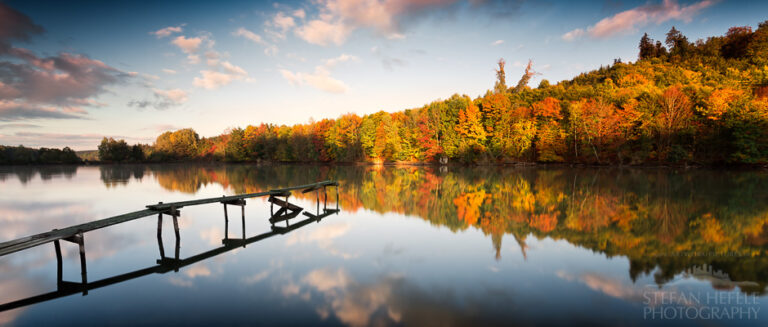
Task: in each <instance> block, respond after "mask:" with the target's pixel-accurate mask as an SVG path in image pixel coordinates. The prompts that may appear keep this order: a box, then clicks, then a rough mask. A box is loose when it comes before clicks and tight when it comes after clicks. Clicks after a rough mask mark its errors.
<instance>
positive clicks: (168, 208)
mask: <svg viewBox="0 0 768 327" xmlns="http://www.w3.org/2000/svg"><path fill="white" fill-rule="evenodd" d="M338 185H339V184H338V183H337V182H335V181H323V182H318V183H313V184H307V185H300V186H293V187H288V188H281V189H275V190H270V191H267V192H258V193H248V194H240V195H231V196H222V197H217V198H206V199H198V200H190V201H181V202H171V203H162V202H160V203H158V204H150V205H147V206H146V208H147V209H144V210H139V211H134V212H129V213H126V214H122V215H118V216H114V217H109V218H105V219H101V220H97V221H92V222H88V223H84V224H80V225H75V226H70V227H66V228H62V229H54V230H52V231H50V232H45V233H40V234H36V235H31V236H27V237H22V238H19V239H15V240H12V241H7V242H3V243H0V257H2V256H4V255H7V254H11V253H14V252H17V251H21V250H25V249H29V248H32V247H35V246H38V245H42V244H46V243H50V242H54V241H58V240H67V239H74V238H75V237H76V236H78V235H79V236H82V234H83V233H86V232H90V231H93V230H97V229H101V228H105V227H109V226H112V225H116V224H121V223H124V222H128V221H132V220H136V219H139V218H144V217H149V216H152V215H162V214H167V215H171V216H173V217H174V220H175V218H176V217H177V216H178V214H179V212H178V209H180V208H183V207H188V206H194V205H201V204H208V203H217V202H218V203H222V204H224V205H226V204H234V203H235V202H239V201H241V200H244V199H249V198H256V197H262V196H273V197H274V196H285V197H286V201H287V197H288V196H290V192H291V191H292V190H309V191H307V192H310V191H312V190H318V189H320V188H324V187H326V186H338ZM337 194H338V190H337ZM318 196H319V195H318ZM160 217H162V216H160ZM177 229H178V228H177Z"/></svg>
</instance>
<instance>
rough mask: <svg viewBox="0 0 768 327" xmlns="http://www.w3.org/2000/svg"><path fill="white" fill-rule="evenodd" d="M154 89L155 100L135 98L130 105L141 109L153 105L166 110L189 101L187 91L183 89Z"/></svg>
mask: <svg viewBox="0 0 768 327" xmlns="http://www.w3.org/2000/svg"><path fill="white" fill-rule="evenodd" d="M152 91H153V97H154V99H153V100H133V101H131V102H128V106H129V107H136V108H139V109H144V108H148V107H153V108H155V109H158V110H164V109H168V108H171V107H175V106H179V105H181V104H183V103H184V102H187V92H186V91H184V90H181V89H170V90H160V89H152Z"/></svg>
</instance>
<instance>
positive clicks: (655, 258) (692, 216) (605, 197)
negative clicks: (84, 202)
mask: <svg viewBox="0 0 768 327" xmlns="http://www.w3.org/2000/svg"><path fill="white" fill-rule="evenodd" d="M103 169H108V168H103ZM144 169H146V174H147V175H151V176H152V178H154V179H156V180H157V182H158V184H159V185H161V186H162V187H164V188H166V189H168V190H172V191H179V192H185V193H194V192H196V191H197V190H199V189H200V187H201V186H204V185H207V184H211V183H215V184H220V185H221V186H222V187H224V188H226V189H231V190H232V191H234V192H238V193H242V192H258V191H264V190H268V189H272V188H277V187H282V186H285V185H291V184H301V183H304V182H306V181H307V180H324V179H332V180H338V181H339V182H340V183H341V185H342V187H341V188H340V192H341V193H340V194H339V198H340V203H341V205H342V207H343V209H344V210H345V211H348V212H356V211H357V210H359V209H365V210H371V211H375V212H378V213H392V212H394V213H399V214H405V215H409V216H417V217H420V218H422V219H424V220H426V221H428V222H430V223H431V224H433V225H435V226H440V227H446V228H448V229H450V230H451V231H454V232H457V231H462V230H466V229H479V230H481V231H482V232H483V233H484V234H486V235H488V236H489V238H490V240H491V243H492V246H493V248H494V250H495V253H496V254H495V257H496V258H497V259H498V260H501V259H502V258H501V252H500V250H501V248H502V239H503V236H504V235H511V236H513V239H514V240H515V241H516V243H517V244H516V246H518V247H519V249H520V251H521V252H522V254H523V256H524V257H525V256H527V253H526V250H527V245H526V240H527V238H529V237H536V238H539V239H540V238H545V237H549V238H552V239H555V240H566V241H568V242H569V243H571V244H574V245H578V246H581V247H584V248H588V249H591V250H593V251H598V252H600V253H603V254H604V255H605V256H606V257H609V258H610V257H614V256H624V257H628V258H629V259H630V269H629V275H630V277H631V278H632V279H633V280H635V279H637V278H638V277H639V276H641V275H644V274H645V275H647V274H651V273H653V277H654V279H655V281H656V283H658V284H659V285H662V284H664V283H666V282H668V281H670V280H672V279H673V278H674V276H675V275H678V274H680V273H682V272H684V271H685V269H687V268H689V267H692V266H696V265H702V264H706V265H710V266H712V267H715V268H716V269H719V270H722V271H724V272H726V273H728V274H729V276H731V278H733V279H734V280H735V281H754V282H756V284H743V285H741V286H740V287H739V289H741V290H742V291H744V292H746V293H749V294H753V293H754V294H765V293H766V285H768V260H765V256H766V255H768V174H766V173H765V172H764V171H747V172H744V171H741V172H724V171H710V170H692V171H685V172H680V171H674V170H671V169H509V168H486V169H478V168H461V167H458V168H454V167H452V168H451V169H449V170H447V171H440V170H438V169H432V168H429V167H426V168H424V167H398V168H381V167H375V166H374V167H332V166H290V165H288V166H286V165H282V166H249V165H230V166H189V165H177V166H171V167H168V166H140V167H136V168H135V169H133V170H132V171H145V170H144ZM132 174H133V175H134V176H136V174H134V173H132ZM110 176H113V175H110V174H104V173H102V180H103V181H104V183H105V184H111V183H115V179H110V178H111V177H110ZM117 178H120V177H117ZM297 196H298V197H300V198H302V197H303V198H305V199H312V197H314V195H313V194H309V195H307V194H305V195H301V194H298V195H297Z"/></svg>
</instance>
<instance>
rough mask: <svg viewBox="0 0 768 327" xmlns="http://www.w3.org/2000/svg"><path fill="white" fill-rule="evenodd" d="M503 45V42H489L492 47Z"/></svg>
mask: <svg viewBox="0 0 768 327" xmlns="http://www.w3.org/2000/svg"><path fill="white" fill-rule="evenodd" d="M503 43H504V40H496V41H493V42H491V45H492V46H497V45H502V44H503Z"/></svg>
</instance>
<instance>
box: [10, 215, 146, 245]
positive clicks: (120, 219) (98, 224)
mask: <svg viewBox="0 0 768 327" xmlns="http://www.w3.org/2000/svg"><path fill="white" fill-rule="evenodd" d="M155 214H157V212H155V211H153V210H149V209H147V210H140V211H134V212H129V213H126V214H122V215H118V216H114V217H110V218H106V219H101V220H97V221H92V222H88V223H84V224H80V225H75V226H70V227H67V228H63V229H55V230H52V231H50V232H45V233H40V234H36V235H31V236H27V237H22V238H20V239H16V240H13V241H8V242H3V243H0V256H4V255H7V254H10V253H14V252H17V251H21V250H24V249H28V248H31V247H35V246H38V245H41V244H45V243H48V242H53V241H55V240H60V239H64V238H68V237H72V236H75V235H76V234H78V233H85V232H88V231H92V230H95V229H100V228H104V227H108V226H112V225H115V224H120V223H124V222H127V221H131V220H134V219H139V218H143V217H147V216H152V215H155Z"/></svg>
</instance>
